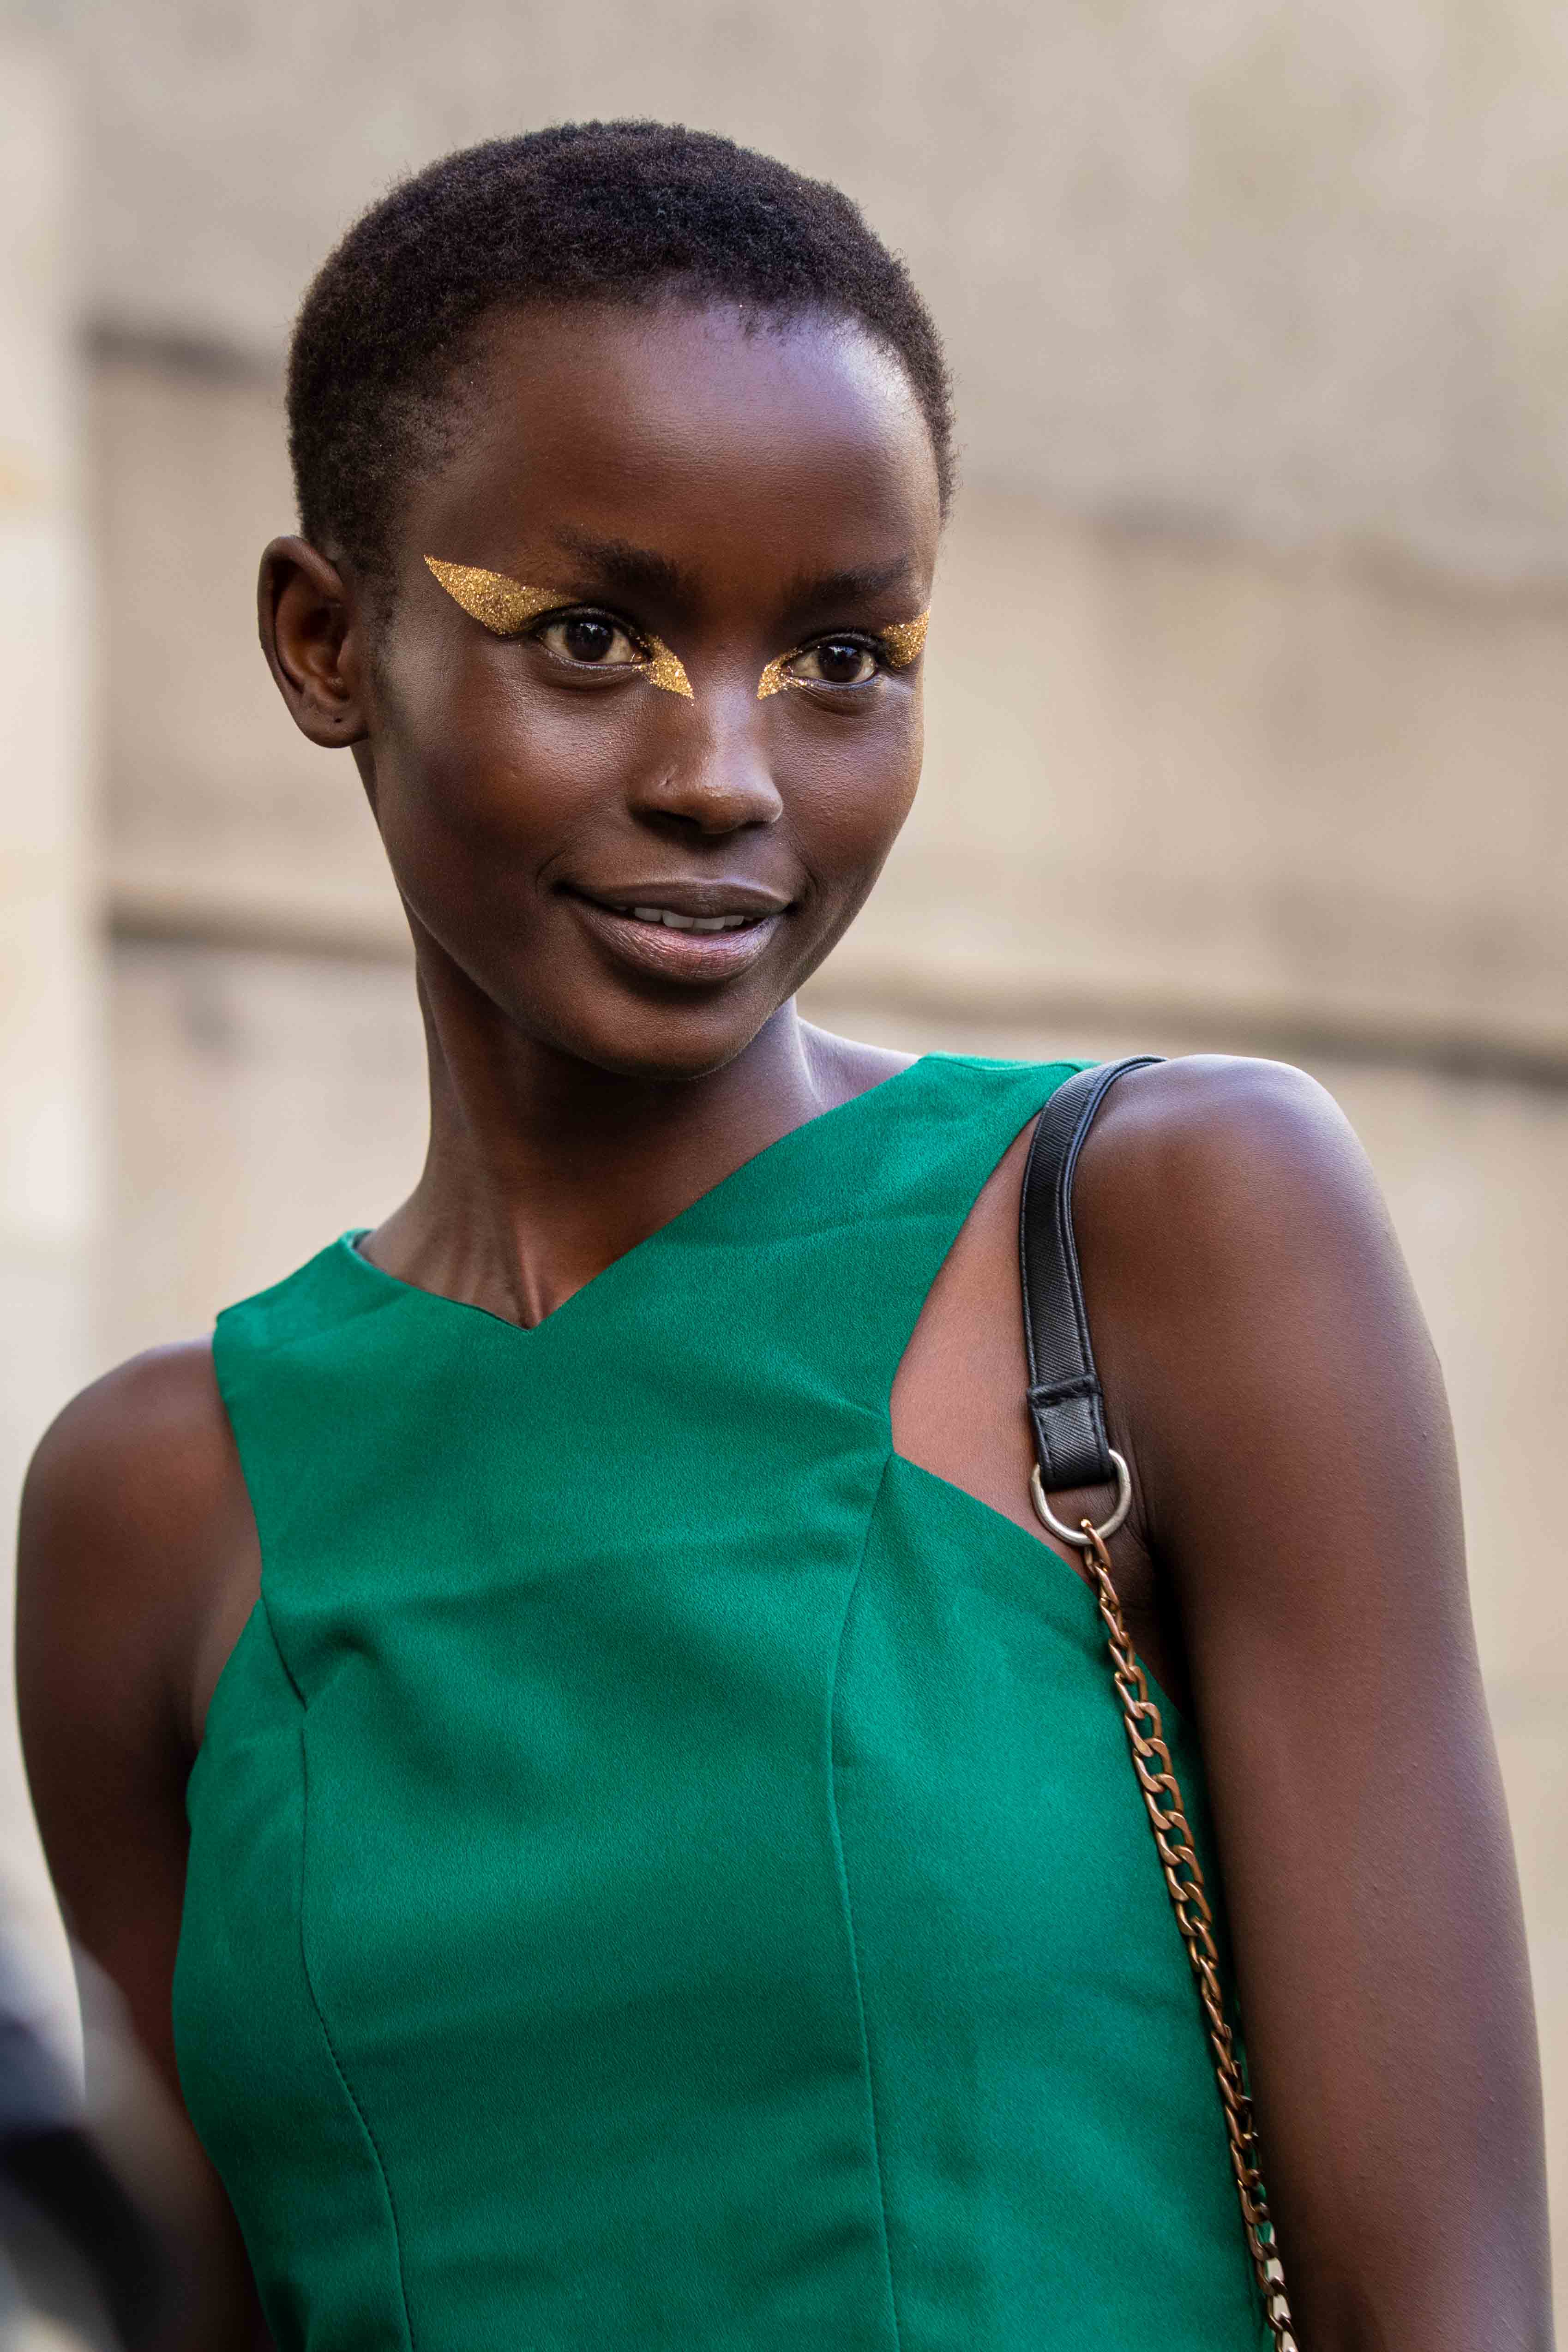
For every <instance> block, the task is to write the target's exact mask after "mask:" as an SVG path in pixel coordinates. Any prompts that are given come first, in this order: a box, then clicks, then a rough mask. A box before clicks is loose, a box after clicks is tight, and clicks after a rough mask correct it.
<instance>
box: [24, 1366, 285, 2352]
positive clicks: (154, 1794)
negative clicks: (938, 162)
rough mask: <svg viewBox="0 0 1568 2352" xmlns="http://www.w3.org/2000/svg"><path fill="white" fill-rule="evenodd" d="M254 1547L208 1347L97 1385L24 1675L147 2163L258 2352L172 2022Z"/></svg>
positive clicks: (51, 1526) (222, 2334) (205, 2306)
mask: <svg viewBox="0 0 1568 2352" xmlns="http://www.w3.org/2000/svg"><path fill="white" fill-rule="evenodd" d="M255 1543H256V1538H255V1529H254V1525H253V1524H252V1523H251V1522H250V1520H249V1512H248V1505H247V1501H246V1497H245V1491H244V1483H243V1480H242V1479H241V1478H240V1475H239V1470H238V1464H237V1460H236V1458H235V1455H234V1447H233V1441H232V1438H231V1437H230V1435H229V1432H228V1426H227V1422H226V1417H225V1415H224V1412H223V1408H222V1405H221V1402H219V1399H218V1394H217V1388H216V1381H215V1379H214V1376H213V1370H212V1360H211V1353H210V1350H209V1349H205V1348H181V1349H163V1350H160V1351H159V1352H158V1353H156V1354H154V1355H153V1356H148V1357H142V1358H139V1359H137V1360H136V1361H134V1362H133V1363H131V1364H128V1365H126V1366H124V1367H122V1368H121V1370H120V1371H118V1372H114V1373H111V1374H110V1376H109V1377H108V1379H107V1380H104V1381H100V1382H99V1383H98V1384H97V1386H96V1387H94V1388H92V1389H89V1390H88V1391H86V1392H85V1393H84V1394H83V1395H82V1396H80V1397H79V1398H78V1399H77V1400H76V1402H74V1403H73V1404H71V1405H70V1406H68V1408H67V1410H66V1412H64V1413H62V1415H61V1416H60V1418H59V1420H58V1422H57V1423H55V1425H54V1427H53V1428H52V1429H51V1430H50V1431H49V1433H48V1434H47V1436H46V1437H45V1439H44V1441H43V1444H41V1445H40V1447H39V1449H38V1452H37V1456H36V1457H35V1460H34V1463H33V1466H32V1469H31V1472H30V1473H29V1475H28V1479H27V1485H26V1492H25V1495H24V1497H23V1505H22V1519H21V1529H20V1538H19V1545H18V1553H17V1616H16V1673H17V1690H18V1701H19V1706H20V1712H21V1723H22V1738H23V1746H24V1749H25V1752H26V1762H27V1773H28V1779H29V1781H30V1784H31V1787H32V1792H33V1801H34V1804H35V1806H36V1808H37V1816H38V1825H39V1828H40V1831H41V1832H42V1835H43V1841H44V1847H45V1851H46V1853H47V1856H48V1862H49V1867H50V1870H51V1872H52V1874H53V1876H54V1881H55V1885H56V1888H57V1891H58V1895H59V1897H60V1902H61V1905H62V1907H63V1909H64V1911H65V1915H66V1918H67V1922H68V1926H69V1927H70V1928H71V1931H72V1933H73V1935H74V1936H75V1937H76V1938H77V1939H78V1941H79V1943H80V1945H81V1946H82V1947H83V1948H85V1949H86V1950H87V1952H88V1953H89V1954H90V1956H91V1957H92V1958H93V1959H94V1960H96V1961H97V1962H98V1964H99V1966H100V1968H101V1969H103V1970H104V1971H105V1973H106V1974H107V1975H108V1976H109V1977H110V1979H111V1980H112V1981H113V1983H114V1984H115V1985H116V1987H117V1988H118V1989H119V1991H120V1993H121V1996H122V1997H123V2000H124V2001H125V2004H126V2007H127V2009H128V2011H129V2013H130V2017H131V2021H132V2026H133V2027H134V2030H135V2032H136V2035H137V2038H138V2040H139V2042H140V2043H141V2045H142V2050H143V2051H144V2053H146V2055H147V2057H148V2058H149V2059H150V2060H151V2062H152V2064H153V2068H154V2070H155V2072H156V2074H157V2075H158V2076H159V2077H160V2078H161V2080H162V2083H163V2087H164V2088H165V2090H166V2091H167V2093H168V2094H169V2102H168V2113H167V2116H166V2119H165V2122H164V2124H163V2126H161V2127H160V2128H159V2130H158V2131H157V2134H156V2137H157V2139H158V2141H159V2142H160V2143H163V2145H160V2147H158V2150H157V2155H156V2157H154V2156H153V2152H152V2148H151V2147H149V2149H148V2154H147V2161H148V2163H149V2165H153V2164H156V2165H158V2167H159V2168H160V2169H161V2170H162V2172H163V2174H164V2176H165V2191H166V2194H165V2199H164V2201H165V2202H166V2201H168V2200H170V2199H172V2200H173V2201H174V2205H175V2207H176V2209H177V2211H178V2215H179V2219H180V2221H181V2224H182V2226H183V2229H184V2235H185V2237H186V2239H187V2241H188V2242H189V2243H190V2245H191V2247H192V2249H193V2252H194V2267H195V2276H196V2279H197V2282H198V2284H197V2286H196V2289H195V2296H194V2301H193V2309H192V2311H191V2314H190V2327H189V2331H188V2341H189V2343H190V2344H191V2346H192V2347H200V2352H230V2347H233V2352H242V2347H245V2348H246V2352H248V2347H252V2346H254V2345H255V2344H256V2343H257V2341H258V2335H259V2333H260V2323H259V2315H258V2309H257V2305H256V2303H255V2294H254V2289H253V2287H252V2286H251V2284H250V2276H249V2269H248V2265H247V2263H246V2261H245V2256H244V2252H243V2248H242V2246H241V2244H240V2241H239V2234H238V2231H237V2228H236V2225H235V2222H234V2219H233V2215H232V2213H231V2211H230V2210H229V2207H228V2203H227V2200H226V2197H225V2195H224V2192H223V2189H222V2187H221V2185H220V2184H219V2182H218V2180H217V2177H216V2174H215V2173H214V2171H213V2170H212V2168H211V2166H210V2165H209V2164H208V2162H207V2160H206V2158H205V2155H204V2154H203V2152H202V2149H201V2147H200V2146H199V2143H198V2142H197V2140H196V2137H195V2133H194V2132H193V2131H192V2129H191V2127H190V2125H189V2123H188V2121H187V2120H186V2118H185V2115H184V2105H183V2103H181V2099H180V2086H179V2078H178V2074H177V2072H176V2068H175V2063H174V2034H173V2022H172V2015H171V1992H172V1986H173V1980H174V1952H175V1948H176V1945H177V1943H178V1940H179V1932H180V1914H181V1906H182V1904H183V1901H184V1877H185V1852H186V1840H187V1832H186V1824H185V1811H184V1790H185V1780H186V1777H187V1775H188V1772H189V1769H190V1765H191V1762H192V1759H193V1758H194V1755H195V1744H196V1735H197V1717H198V1715H199V1712H200V1709H201V1707H202V1706H203V1705H204V1703H205V1690H206V1688H208V1687H210V1682H211V1680H212V1679H214V1678H215V1677H216V1666H217V1664H221V1655H219V1654H217V1653H218V1652H220V1651H224V1650H226V1643H229V1642H232V1640H233V1638H234V1634H235V1633H237V1631H238V1623H239V1622H242V1620H243V1612H244V1610H245V1608H246V1607H247V1606H248V1601H247V1597H246V1593H247V1582H248V1583H249V1586H250V1591H252V1592H253V1591H254V1582H253V1581H251V1580H252V1577H253V1571H254V1570H255V1568H256V1567H257V1566H258V1563H256V1562H255V1557H254V1555H255ZM260 2340H262V2341H265V2337H264V2336H261V2337H260Z"/></svg>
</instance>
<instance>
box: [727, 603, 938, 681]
mask: <svg viewBox="0 0 1568 2352" xmlns="http://www.w3.org/2000/svg"><path fill="white" fill-rule="evenodd" d="M930 621H931V614H929V613H922V614H921V615H920V617H919V619H918V620H913V621H895V622H893V623H892V625H891V626H890V627H889V628H886V629H879V630H878V632H877V635H878V636H879V638H880V639H881V641H882V644H883V646H885V647H886V649H887V655H888V667H889V669H908V667H909V666H910V663H911V662H912V661H914V660H916V659H918V657H919V655H920V650H921V646H923V645H924V643H925V641H926V629H927V626H928V625H929V624H930ZM801 650H802V648H801V647H800V646H796V647H795V653H799V652H800V651H801ZM795 653H788V654H775V655H774V656H773V659H772V661H771V662H769V664H768V666H767V667H766V669H764V670H763V675H762V678H761V680H760V682H759V684H758V687H757V700H758V701H759V702H765V701H766V700H767V698H768V697H769V695H770V694H782V693H783V692H784V688H785V687H786V686H804V685H805V684H806V683H807V681H806V680H805V678H795V677H791V676H790V674H789V667H788V665H789V664H790V663H791V662H792V661H794V659H795Z"/></svg>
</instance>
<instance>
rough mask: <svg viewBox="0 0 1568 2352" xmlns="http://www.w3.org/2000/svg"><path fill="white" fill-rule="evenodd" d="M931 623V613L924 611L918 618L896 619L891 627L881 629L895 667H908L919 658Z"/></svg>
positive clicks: (889, 657)
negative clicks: (908, 619)
mask: <svg viewBox="0 0 1568 2352" xmlns="http://www.w3.org/2000/svg"><path fill="white" fill-rule="evenodd" d="M930 623H931V614H929V613H922V614H921V615H920V617H919V618H918V620H913V621H895V622H894V623H893V625H892V627H891V628H890V629H884V630H882V631H881V633H880V634H881V638H882V643H883V644H884V645H885V646H887V648H888V659H889V661H890V662H891V663H892V666H893V667H894V668H895V669H908V667H909V666H910V663H911V662H912V661H915V660H917V659H918V658H919V656H920V651H921V646H923V645H924V644H925V641H926V630H927V628H928V627H929V625H930Z"/></svg>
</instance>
